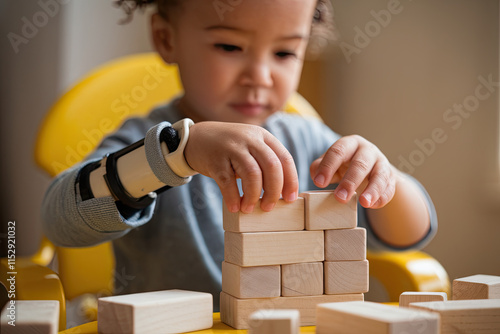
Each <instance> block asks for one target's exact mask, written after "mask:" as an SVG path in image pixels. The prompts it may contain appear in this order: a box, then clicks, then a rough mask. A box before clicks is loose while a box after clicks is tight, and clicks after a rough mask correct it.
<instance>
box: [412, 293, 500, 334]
mask: <svg viewBox="0 0 500 334" xmlns="http://www.w3.org/2000/svg"><path fill="white" fill-rule="evenodd" d="M410 308H415V309H421V310H426V311H431V312H435V313H439V315H440V316H441V334H462V333H474V334H482V333H484V334H486V333H488V334H490V333H491V334H493V333H500V299H474V300H448V301H444V302H426V303H411V304H410Z"/></svg>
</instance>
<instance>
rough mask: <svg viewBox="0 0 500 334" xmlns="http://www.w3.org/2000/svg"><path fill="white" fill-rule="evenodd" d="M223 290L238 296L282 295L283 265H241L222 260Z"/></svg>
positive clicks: (265, 296)
mask: <svg viewBox="0 0 500 334" xmlns="http://www.w3.org/2000/svg"><path fill="white" fill-rule="evenodd" d="M222 291H224V292H227V293H228V294H230V295H232V296H234V297H237V298H271V297H279V296H280V295H281V267H280V266H279V265H275V266H259V267H240V266H238V265H235V264H232V263H228V262H226V261H224V262H222Z"/></svg>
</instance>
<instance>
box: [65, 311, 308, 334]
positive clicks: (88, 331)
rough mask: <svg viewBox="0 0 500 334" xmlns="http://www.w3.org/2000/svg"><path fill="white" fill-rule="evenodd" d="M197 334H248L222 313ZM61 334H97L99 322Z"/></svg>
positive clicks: (304, 329)
mask: <svg viewBox="0 0 500 334" xmlns="http://www.w3.org/2000/svg"><path fill="white" fill-rule="evenodd" d="M315 330H316V326H305V327H300V333H315ZM189 333H197V334H224V333H227V334H243V333H247V330H246V329H233V328H232V327H230V326H228V325H226V324H223V323H222V322H221V321H220V313H214V325H213V326H212V328H210V329H205V330H202V331H196V332H189ZM59 334H97V321H94V322H90V323H88V324H85V325H80V326H78V327H73V328H70V329H67V330H65V331H62V332H59Z"/></svg>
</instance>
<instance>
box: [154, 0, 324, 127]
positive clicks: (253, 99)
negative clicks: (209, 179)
mask: <svg viewBox="0 0 500 334" xmlns="http://www.w3.org/2000/svg"><path fill="white" fill-rule="evenodd" d="M214 3H215V4H217V3H220V2H214V1H207V0H183V2H182V4H181V5H180V6H181V8H177V9H176V10H175V11H174V12H175V16H174V15H171V17H172V16H174V17H173V19H171V22H170V23H171V24H169V23H165V22H164V23H161V24H159V23H157V24H159V25H163V27H164V28H163V29H165V30H164V31H163V33H164V34H165V35H164V36H163V38H164V39H165V40H166V41H167V42H165V43H166V44H165V45H163V46H160V47H159V46H158V42H157V41H155V43H156V46H157V49H158V51H159V52H160V54H161V55H162V56H163V58H164V59H165V60H167V61H168V62H173V63H177V64H178V65H179V71H180V75H181V79H182V83H183V86H184V90H185V95H184V97H183V98H182V99H181V101H180V104H179V106H180V108H181V110H182V111H183V112H184V113H186V115H187V116H188V117H191V118H192V119H193V120H195V121H208V120H210V121H225V122H239V123H250V124H259V125H260V124H262V123H263V122H264V121H265V120H266V118H267V117H268V116H270V115H271V114H272V113H274V112H275V111H277V110H279V109H280V108H282V107H283V105H284V104H285V102H286V100H287V99H288V97H289V96H290V94H291V93H292V92H293V91H295V90H296V88H297V85H298V81H299V78H300V72H301V70H302V63H303V58H304V53H305V49H306V46H307V41H308V37H309V33H310V28H311V23H312V18H313V13H314V10H315V7H316V0H242V1H233V2H232V3H239V4H237V5H233V6H231V5H230V3H231V2H230V1H228V2H225V1H224V2H223V3H224V4H226V5H227V7H226V9H227V10H226V11H223V9H222V10H221V9H219V10H217V9H216V8H215V7H214ZM231 9H232V10H231ZM156 20H160V19H159V18H156ZM154 22H155V19H154V20H153V31H155V29H154V27H155V23H154ZM157 30H159V31H161V29H157ZM154 33H155V32H154ZM165 36H167V37H166V38H165Z"/></svg>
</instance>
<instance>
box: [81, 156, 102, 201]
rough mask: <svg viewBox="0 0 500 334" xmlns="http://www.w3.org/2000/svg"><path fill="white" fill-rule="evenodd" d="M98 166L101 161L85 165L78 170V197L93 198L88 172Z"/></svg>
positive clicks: (83, 198) (83, 199)
mask: <svg viewBox="0 0 500 334" xmlns="http://www.w3.org/2000/svg"><path fill="white" fill-rule="evenodd" d="M99 167H101V162H100V161H96V162H92V163H90V164H87V165H85V166H84V167H83V168H82V169H81V170H80V174H79V175H78V184H79V187H80V197H81V198H82V201H86V200H88V199H91V198H94V194H93V193H92V188H91V187H90V173H92V171H94V170H96V169H97V168H99Z"/></svg>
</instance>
